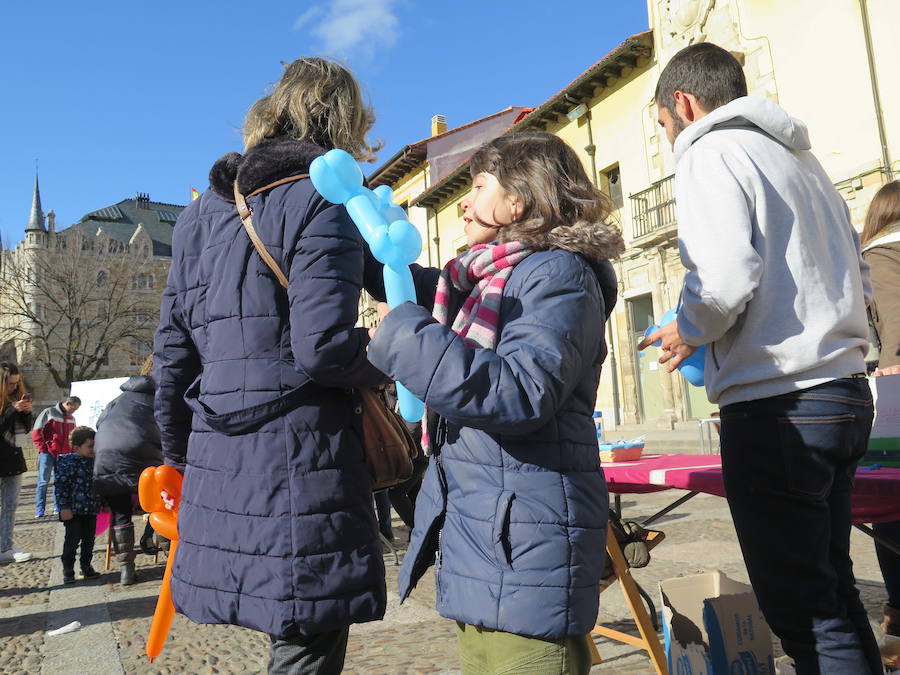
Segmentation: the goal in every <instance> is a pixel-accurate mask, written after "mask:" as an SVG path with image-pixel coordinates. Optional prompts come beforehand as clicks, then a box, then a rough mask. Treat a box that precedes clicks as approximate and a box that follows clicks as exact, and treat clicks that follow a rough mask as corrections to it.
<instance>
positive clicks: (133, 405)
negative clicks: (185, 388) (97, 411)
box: [94, 375, 163, 497]
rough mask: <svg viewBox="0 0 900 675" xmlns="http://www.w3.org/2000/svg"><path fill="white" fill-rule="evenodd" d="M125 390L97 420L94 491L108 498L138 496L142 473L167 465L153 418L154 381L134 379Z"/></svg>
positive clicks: (144, 378)
mask: <svg viewBox="0 0 900 675" xmlns="http://www.w3.org/2000/svg"><path fill="white" fill-rule="evenodd" d="M121 389H122V393H121V394H120V395H119V396H117V397H116V398H114V399H113V400H112V401H110V402H109V404H108V405H107V406H106V409H105V410H104V411H103V413H102V414H101V415H100V419H98V420H97V438H96V439H95V441H94V452H95V454H96V461H95V462H94V488H95V489H96V491H97V494H99V495H101V496H104V497H106V496H111V495H119V494H129V493H136V492H137V484H138V478H139V477H140V475H141V472H142V471H143V470H144V469H146V468H147V467H148V466H159V465H160V464H162V463H163V455H162V448H161V446H160V442H159V427H157V426H156V420H155V419H154V417H153V396H154V394H155V393H156V386H155V385H154V384H153V378H151V377H149V376H147V375H138V376H137V377H132V378H130V379H129V380H128V381H127V382H125V383H124V384H123V385H122V386H121Z"/></svg>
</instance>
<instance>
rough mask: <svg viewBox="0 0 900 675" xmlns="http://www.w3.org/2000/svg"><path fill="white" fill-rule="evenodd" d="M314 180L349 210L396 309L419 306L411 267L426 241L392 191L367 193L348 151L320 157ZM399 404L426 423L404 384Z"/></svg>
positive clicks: (382, 189)
mask: <svg viewBox="0 0 900 675" xmlns="http://www.w3.org/2000/svg"><path fill="white" fill-rule="evenodd" d="M309 177H310V179H311V180H312V184H313V186H315V188H316V190H318V191H319V194H320V195H322V196H323V197H324V198H325V199H327V200H328V201H330V202H332V203H334V204H343V205H344V206H346V207H347V213H349V214H350V217H351V218H352V219H353V222H354V223H356V227H358V228H359V231H360V233H361V234H362V236H363V238H364V239H365V240H366V243H368V244H369V248H370V249H371V250H372V255H374V256H375V258H376V259H377V260H378V261H379V262H381V263H383V264H384V290H385V292H386V293H387V302H388V305H389V306H390V307H391V309H393V308H394V307H396V306H397V305H399V304H401V303H404V302H406V301H410V302H415V301H416V288H415V286H414V285H413V280H412V274H410V271H409V266H410V264H412V263H413V262H415V260H416V258H418V257H419V254H420V253H421V252H422V236H421V235H420V234H419V231H418V230H417V229H416V228H415V227H414V226H413V224H412V223H410V222H409V221H408V220H407V219H406V212H405V211H404V210H403V209H401V208H400V207H399V206H397V205H396V204H394V202H393V200H392V199H391V189H390V188H389V187H388V186H387V185H381V186H379V187H377V188H375V191H374V192H373V191H372V190H370V189H369V188H367V187H363V175H362V171H360V169H359V165H358V164H357V163H356V160H354V159H353V157H351V156H350V154H349V153H347V152H344V151H343V150H329V151H328V152H326V153H325V154H324V155H322V156H321V157H316V158H315V159H314V160H313V161H312V164H310V167H309ZM397 400H398V401H399V402H400V414H401V415H402V416H403V419H405V420H406V421H407V422H418V421H419V420H420V419H422V416H423V415H424V414H425V406H424V404H423V403H422V402H421V401H420V400H418V399H417V398H416V397H415V396H413V395H412V393H410V391H409V390H408V389H407V388H406V387H404V386H403V385H402V384H400V383H399V382H398V383H397Z"/></svg>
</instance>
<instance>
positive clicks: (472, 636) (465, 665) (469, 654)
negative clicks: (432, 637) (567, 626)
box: [456, 621, 591, 675]
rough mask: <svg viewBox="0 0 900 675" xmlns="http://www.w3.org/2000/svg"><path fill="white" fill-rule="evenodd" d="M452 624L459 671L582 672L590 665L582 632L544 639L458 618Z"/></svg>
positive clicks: (489, 674)
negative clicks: (454, 626)
mask: <svg viewBox="0 0 900 675" xmlns="http://www.w3.org/2000/svg"><path fill="white" fill-rule="evenodd" d="M456 627H457V630H456V637H457V639H458V641H459V662H460V665H461V666H462V675H505V674H507V673H508V674H510V675H513V674H515V675H586V674H587V673H588V672H589V671H590V669H591V653H590V649H589V648H588V643H587V638H586V637H585V636H584V635H579V636H576V637H566V638H561V639H559V640H545V639H542V638H536V637H526V636H524V635H515V634H513V633H504V632H503V631H499V630H491V629H489V628H481V627H480V626H470V625H469V624H466V623H461V622H459V621H457V622H456Z"/></svg>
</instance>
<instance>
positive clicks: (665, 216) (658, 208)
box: [629, 174, 677, 239]
mask: <svg viewBox="0 0 900 675" xmlns="http://www.w3.org/2000/svg"><path fill="white" fill-rule="evenodd" d="M629 199H630V200H631V219H632V220H631V222H632V233H631V234H632V236H633V237H634V238H635V239H640V238H641V237H645V236H647V235H650V234H653V233H655V232H658V231H660V230H665V229H669V228H674V227H675V225H676V222H677V221H676V218H675V175H674V174H673V175H671V176H669V177H668V178H663V179H662V180H661V181H658V182H656V183H654V184H653V185H651V186H650V187H649V188H647V189H646V190H642V191H641V192H636V193H634V194H633V195H631V196H630V197H629Z"/></svg>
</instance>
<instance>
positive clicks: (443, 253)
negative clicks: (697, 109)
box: [390, 0, 900, 428]
mask: <svg viewBox="0 0 900 675" xmlns="http://www.w3.org/2000/svg"><path fill="white" fill-rule="evenodd" d="M647 10H648V24H649V30H648V31H646V32H644V33H640V34H638V35H635V36H631V37H629V38H626V39H624V40H623V42H622V43H621V44H620V45H619V46H618V47H616V48H615V49H614V50H612V51H611V52H610V53H609V54H607V55H605V56H603V57H602V58H601V59H600V60H599V61H597V62H596V63H594V64H593V65H591V66H589V67H588V68H587V69H586V70H585V71H583V72H582V73H581V74H580V75H578V76H577V77H576V78H575V79H574V80H572V81H571V82H570V83H569V84H568V85H566V86H564V87H563V88H562V90H561V91H560V92H559V93H558V94H556V95H555V96H553V97H552V98H550V99H548V100H547V101H545V102H544V103H542V104H540V105H539V106H538V107H537V108H535V109H534V110H533V111H532V112H531V113H530V114H528V115H526V116H525V117H523V118H522V119H521V120H519V121H518V122H517V124H516V125H515V128H514V129H513V128H510V129H508V130H507V131H505V132H503V133H513V132H515V130H518V129H523V130H527V129H541V130H545V131H548V132H551V133H554V134H557V135H559V136H560V137H561V138H563V139H564V140H565V141H566V142H567V143H569V145H571V146H572V148H573V149H574V150H575V151H576V153H577V154H578V155H579V157H580V158H581V159H582V162H583V163H584V166H585V168H586V170H587V171H588V174H589V175H590V176H591V177H592V178H593V180H594V182H595V184H596V185H597V187H598V188H600V189H601V190H602V191H603V192H605V193H606V194H607V196H609V198H610V200H611V201H612V203H613V213H612V219H613V220H614V221H615V222H617V223H618V224H619V225H620V226H621V228H622V233H623V235H624V237H625V241H626V245H627V250H626V252H625V254H624V255H623V256H622V257H621V258H620V260H618V261H617V262H616V263H615V266H616V271H617V275H618V279H619V302H618V304H617V306H616V309H615V311H614V313H613V315H612V317H611V318H610V321H609V322H608V333H607V340H608V343H609V344H610V347H611V350H610V356H609V358H608V360H607V363H606V365H605V366H604V372H603V376H602V379H601V383H600V389H599V391H598V401H597V407H598V408H600V409H601V410H602V411H603V419H604V422H605V424H606V426H607V428H610V427H614V426H615V425H617V424H628V425H632V424H646V425H649V426H655V427H661V428H671V427H673V426H674V425H675V424H676V423H679V422H682V423H683V422H685V421H689V420H693V419H697V418H703V417H706V416H708V415H709V413H710V412H711V411H712V410H713V409H714V406H712V405H710V404H709V402H708V401H707V399H706V395H705V392H704V391H703V390H702V389H698V388H696V387H692V386H690V385H688V384H687V383H686V382H685V381H684V380H683V378H681V377H680V376H678V375H669V374H668V373H666V372H665V369H664V368H660V367H659V364H658V363H657V358H658V354H657V353H656V350H655V348H652V347H651V348H648V349H647V350H645V351H644V352H643V353H641V352H638V351H637V349H636V345H637V343H638V342H639V341H640V338H641V336H642V335H643V332H644V329H645V328H647V327H648V326H649V325H652V324H653V323H655V322H656V321H657V320H658V319H659V318H660V316H661V315H662V314H663V313H664V312H665V311H666V310H668V309H670V308H672V307H674V306H675V305H676V304H677V302H678V297H679V293H680V291H681V285H682V279H683V276H684V268H683V267H682V265H681V261H680V258H679V254H678V248H677V228H678V223H677V219H676V210H675V199H674V192H673V186H674V172H675V162H674V157H673V154H672V150H671V147H670V146H669V143H668V142H667V140H666V138H665V135H664V133H663V132H662V130H661V129H660V127H659V125H658V123H657V116H658V111H657V109H656V104H655V102H654V90H655V86H656V82H657V80H658V78H659V74H660V72H661V70H662V68H663V67H664V66H665V65H666V63H668V61H669V59H670V58H671V57H672V55H674V54H675V52H677V51H678V50H679V49H681V48H682V47H684V46H687V45H689V44H693V43H696V42H700V41H709V42H714V43H716V44H719V45H721V46H722V47H724V48H725V49H728V50H729V51H731V52H732V53H733V54H734V55H735V57H736V58H737V59H738V60H739V61H740V62H741V63H742V65H743V67H744V72H745V74H746V77H747V82H748V87H749V90H750V94H751V95H755V96H763V97H766V98H769V99H771V100H773V101H775V102H776V103H779V104H780V105H782V106H783V107H784V108H785V109H786V110H787V111H788V112H789V113H790V114H791V115H793V116H795V117H797V118H799V119H801V120H803V121H804V122H805V123H806V124H807V126H808V128H809V132H810V138H811V140H812V146H813V147H812V150H813V152H814V153H815V155H816V156H817V157H818V159H819V161H820V162H821V163H822V165H823V167H824V168H825V170H826V172H827V173H828V174H829V176H830V177H831V179H832V181H833V182H834V184H835V186H836V187H837V188H838V190H839V191H840V192H841V194H842V195H843V196H844V198H845V200H846V201H847V205H848V208H849V211H850V214H851V219H852V221H853V224H854V226H855V227H857V229H861V227H862V223H863V219H864V216H865V212H866V209H867V208H868V205H869V202H870V200H871V198H872V195H873V194H874V193H875V192H876V191H877V190H878V188H879V187H880V186H881V185H883V184H884V183H885V182H887V181H889V180H891V179H893V178H895V177H896V172H897V171H898V169H900V163H898V159H900V88H898V87H892V86H890V85H889V82H890V81H891V80H890V77H891V75H892V73H893V70H894V68H895V64H896V63H898V62H900V41H898V40H897V39H896V37H895V36H894V35H893V32H894V31H893V30H892V27H895V26H897V25H900V3H897V2H896V1H895V0H832V1H831V2H828V3H824V4H823V3H820V2H816V1H815V0H792V1H791V2H779V3H775V2H771V1H770V0H647ZM390 178H391V180H390V184H391V185H393V186H394V187H395V188H399V189H403V188H404V187H408V186H409V185H410V184H411V183H412V181H410V180H409V178H408V177H403V178H399V177H398V178H397V179H394V177H393V176H391V177H390ZM404 183H405V185H404ZM469 187H470V180H469V173H468V166H467V164H465V163H462V164H461V165H460V166H458V167H457V168H456V169H455V170H454V171H451V172H450V173H449V174H447V175H445V176H444V177H443V178H441V179H438V180H434V181H427V182H425V181H420V182H419V183H417V184H416V185H415V190H414V191H410V190H404V192H405V194H404V197H405V202H406V203H407V204H408V205H409V206H410V207H411V209H412V210H416V209H421V210H424V211H425V213H426V222H427V223H429V224H430V228H429V229H430V235H431V237H432V238H435V237H437V238H439V240H440V241H441V247H440V253H439V254H438V255H436V256H433V260H432V264H443V263H444V262H446V260H448V259H450V258H451V257H453V256H454V255H455V254H456V252H457V244H458V243H459V242H464V237H463V221H462V218H461V213H462V212H461V209H460V202H461V201H462V199H463V198H464V197H465V195H466V194H467V192H468V190H469ZM711 236H713V235H711ZM722 245H723V246H726V245H727V242H722ZM429 250H430V251H431V252H432V253H434V251H433V249H429Z"/></svg>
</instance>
